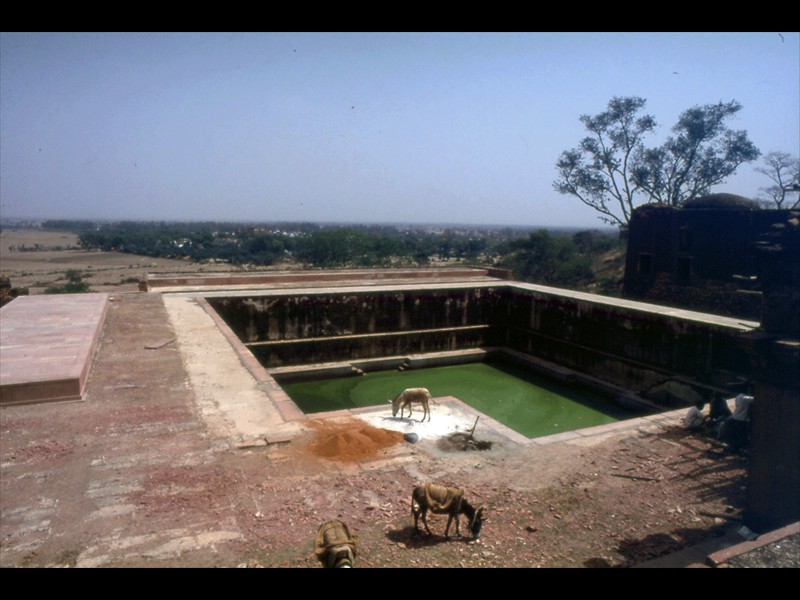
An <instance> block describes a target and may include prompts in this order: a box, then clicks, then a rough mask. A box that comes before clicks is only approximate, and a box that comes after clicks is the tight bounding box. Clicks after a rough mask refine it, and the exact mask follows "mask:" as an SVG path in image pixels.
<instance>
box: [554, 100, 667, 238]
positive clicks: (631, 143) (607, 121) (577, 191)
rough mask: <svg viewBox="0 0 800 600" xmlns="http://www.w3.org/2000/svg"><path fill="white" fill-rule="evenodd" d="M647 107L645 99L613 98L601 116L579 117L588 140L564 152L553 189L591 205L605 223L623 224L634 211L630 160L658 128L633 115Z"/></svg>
mask: <svg viewBox="0 0 800 600" xmlns="http://www.w3.org/2000/svg"><path fill="white" fill-rule="evenodd" d="M645 103H646V101H645V100H644V99H643V98H637V97H629V98H617V97H615V98H612V99H611V101H610V102H609V103H608V110H606V111H605V112H602V113H600V114H598V115H596V116H590V115H581V117H580V120H581V122H582V123H583V124H584V126H585V127H586V129H587V130H588V131H589V132H590V133H591V135H590V136H588V137H585V138H584V139H583V140H582V141H581V143H580V146H579V147H578V148H574V149H572V150H567V151H565V152H563V153H562V154H561V157H560V158H559V160H558V162H557V163H556V167H557V168H558V171H559V173H560V174H561V177H560V179H558V180H556V181H555V182H554V183H553V186H554V187H555V189H556V190H557V191H558V192H560V193H562V194H570V195H572V196H575V197H576V198H578V200H580V201H581V202H583V203H584V204H586V205H587V206H591V207H592V208H593V209H595V210H596V211H598V212H599V213H601V215H603V216H601V217H600V219H601V220H603V221H605V222H606V223H611V224H614V225H620V226H625V225H627V224H628V221H629V220H630V217H631V213H632V211H633V209H634V207H635V200H636V192H637V190H636V186H635V185H634V184H633V177H632V175H633V174H632V171H631V169H632V167H633V160H634V157H635V156H636V155H637V154H638V153H639V152H641V149H642V148H643V143H642V140H643V138H644V136H645V134H647V133H649V132H651V131H653V129H655V127H656V122H655V119H654V118H653V117H652V116H650V115H644V116H637V113H639V111H640V110H642V109H643V108H644V105H645Z"/></svg>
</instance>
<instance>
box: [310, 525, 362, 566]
mask: <svg viewBox="0 0 800 600" xmlns="http://www.w3.org/2000/svg"><path fill="white" fill-rule="evenodd" d="M356 543H357V539H356V536H355V535H354V534H352V533H350V528H348V527H347V525H346V524H345V523H342V522H341V521H340V520H339V519H331V520H330V521H325V522H324V523H323V524H322V525H320V527H319V530H317V537H316V539H315V540H314V554H316V555H317V559H318V560H319V562H321V563H322V565H323V566H324V567H326V568H329V569H342V568H345V569H350V568H352V567H353V562H354V561H355V558H356Z"/></svg>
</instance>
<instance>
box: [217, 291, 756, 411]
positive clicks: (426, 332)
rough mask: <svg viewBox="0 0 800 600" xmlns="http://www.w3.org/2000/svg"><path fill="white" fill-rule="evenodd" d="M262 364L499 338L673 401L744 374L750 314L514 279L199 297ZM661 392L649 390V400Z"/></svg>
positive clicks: (458, 346)
mask: <svg viewBox="0 0 800 600" xmlns="http://www.w3.org/2000/svg"><path fill="white" fill-rule="evenodd" d="M207 300H208V302H209V304H211V305H212V306H213V307H214V309H215V310H216V311H217V312H218V313H219V314H220V316H221V317H222V318H223V319H224V320H225V321H226V322H227V323H228V325H229V326H230V327H231V329H232V330H233V331H234V332H235V333H236V334H237V336H239V338H240V339H241V340H242V341H243V342H244V343H245V344H246V345H247V346H248V348H249V349H250V350H251V352H253V354H254V355H255V356H257V357H258V358H259V360H260V361H261V363H262V364H263V365H264V366H265V367H267V368H273V367H285V366H292V365H301V364H311V363H321V362H343V361H354V360H358V359H373V358H379V357H384V356H403V355H408V354H422V353H430V352H443V351H454V350H467V349H477V348H486V347H503V348H509V349H511V350H513V351H517V352H523V353H525V354H528V355H531V356H534V357H537V358H540V359H543V360H546V361H549V362H552V363H556V364H558V365H563V366H565V367H568V368H570V369H573V370H575V371H578V372H580V373H584V374H587V375H589V376H591V377H594V378H597V379H599V380H602V381H605V382H609V383H611V384H613V385H616V386H619V387H622V388H625V389H628V390H630V391H631V392H633V393H639V394H642V395H644V396H645V397H651V398H653V399H656V400H658V401H661V402H662V403H663V404H666V405H670V404H672V403H675V400H676V398H675V394H674V393H673V392H674V391H675V389H676V386H678V387H680V386H684V387H686V386H688V387H689V388H694V389H696V390H700V391H707V390H709V389H710V388H714V387H720V388H724V387H725V384H726V383H727V382H729V381H730V380H731V379H733V378H735V377H736V376H747V375H748V374H749V372H750V364H749V358H748V356H747V354H746V352H745V351H744V350H743V349H742V348H741V343H740V341H739V340H738V339H737V337H738V336H739V335H740V334H741V333H742V332H745V331H750V330H752V329H755V328H756V327H757V325H758V324H757V323H754V322H744V321H740V320H734V319H726V318H722V317H717V316H714V315H704V314H701V313H691V312H688V311H678V310H674V309H668V308H665V307H659V306H654V305H648V304H643V303H637V302H631V301H624V300H618V299H614V298H606V297H602V296H596V295H592V294H581V293H577V292H570V291H568V290H559V289H555V288H548V287H543V286H536V285H531V284H520V283H504V282H494V283H482V284H476V285H464V286H461V287H459V286H457V285H455V284H450V285H449V286H439V287H434V286H422V285H415V286H405V287H403V286H397V287H393V288H392V289H387V288H385V287H384V288H381V289H367V288H359V289H358V290H357V291H354V289H351V290H344V289H325V290H319V291H315V290H308V289H306V290H303V291H302V293H297V294H292V293H289V292H288V291H282V292H281V293H270V292H264V293H253V294H251V295H246V296H227V297H222V298H219V297H215V298H207ZM659 396H660V397H659Z"/></svg>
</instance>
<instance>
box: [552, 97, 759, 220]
mask: <svg viewBox="0 0 800 600" xmlns="http://www.w3.org/2000/svg"><path fill="white" fill-rule="evenodd" d="M645 103H646V101H645V100H644V99H642V98H638V97H635V96H634V97H627V98H618V97H615V98H613V99H612V100H611V101H610V102H609V103H608V108H607V110H606V111H604V112H602V113H600V114H598V115H595V116H590V115H582V116H581V117H580V120H581V122H582V123H583V124H584V126H585V127H586V129H587V131H589V133H590V135H589V136H588V137H586V138H584V139H583V140H582V141H581V143H580V145H579V147H578V148H575V149H572V150H567V151H565V152H563V153H562V154H561V156H560V158H559V160H558V161H557V163H556V168H557V169H558V172H559V175H560V177H559V179H557V180H556V181H555V182H554V183H553V186H554V187H555V189H556V190H557V191H558V192H560V193H562V194H565V195H572V196H575V197H576V198H578V199H579V200H580V201H581V202H583V203H584V204H586V205H587V206H590V207H592V208H593V209H595V210H596V211H597V212H599V213H600V215H601V216H600V219H601V220H603V221H605V222H607V223H610V224H613V225H619V226H621V227H626V226H627V225H628V222H629V221H630V217H631V214H632V212H633V209H634V208H635V207H636V205H637V204H638V203H640V202H641V201H642V199H645V200H646V201H649V202H656V203H659V204H667V205H669V206H681V205H682V204H683V203H684V202H686V201H687V200H690V199H692V198H696V197H698V196H702V195H705V194H707V193H708V192H709V190H710V188H711V186H713V185H717V184H720V183H723V182H724V181H725V179H726V178H727V177H729V176H730V175H732V174H733V173H735V172H736V169H737V168H738V167H739V165H741V164H742V163H743V162H749V161H752V160H755V159H756V158H757V157H758V155H759V151H758V149H757V148H756V147H755V146H754V145H753V144H752V142H750V140H749V139H748V138H747V133H746V132H744V131H733V130H731V129H729V128H728V127H727V126H726V125H725V121H726V120H727V119H729V118H730V117H732V116H734V115H735V114H736V113H737V112H739V110H741V108H742V107H741V105H740V104H739V103H738V102H736V101H732V102H729V103H722V102H720V103H719V104H709V105H705V106H696V107H693V108H691V109H689V110H687V111H685V112H684V113H683V114H681V116H680V118H679V120H678V123H677V124H676V125H675V126H674V127H673V128H672V131H673V135H672V136H670V137H669V138H668V139H667V140H666V142H664V144H662V145H661V146H659V147H657V148H651V149H648V148H646V147H645V145H644V138H645V136H646V135H647V134H648V133H651V132H653V131H654V130H655V127H656V121H655V119H654V118H653V117H652V116H651V115H640V113H641V111H642V110H643V109H644V106H645Z"/></svg>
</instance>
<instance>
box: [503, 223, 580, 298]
mask: <svg viewBox="0 0 800 600" xmlns="http://www.w3.org/2000/svg"><path fill="white" fill-rule="evenodd" d="M501 251H502V252H503V253H505V254H506V256H504V257H503V259H502V260H501V261H500V266H501V267H503V268H507V269H511V270H512V271H513V272H514V277H515V278H516V279H520V280H522V281H531V282H535V283H542V284H546V285H559V286H565V287H574V286H577V285H579V284H584V283H588V282H590V281H592V280H593V279H594V275H593V273H592V260H591V258H590V257H588V256H581V255H580V254H578V252H577V249H576V246H575V244H574V243H573V242H572V240H571V239H570V238H569V237H568V236H554V235H551V234H550V233H549V232H548V231H547V230H544V229H542V230H540V231H536V232H534V233H531V234H529V235H528V237H527V238H518V239H514V240H510V241H508V242H506V243H505V244H502V245H501Z"/></svg>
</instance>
